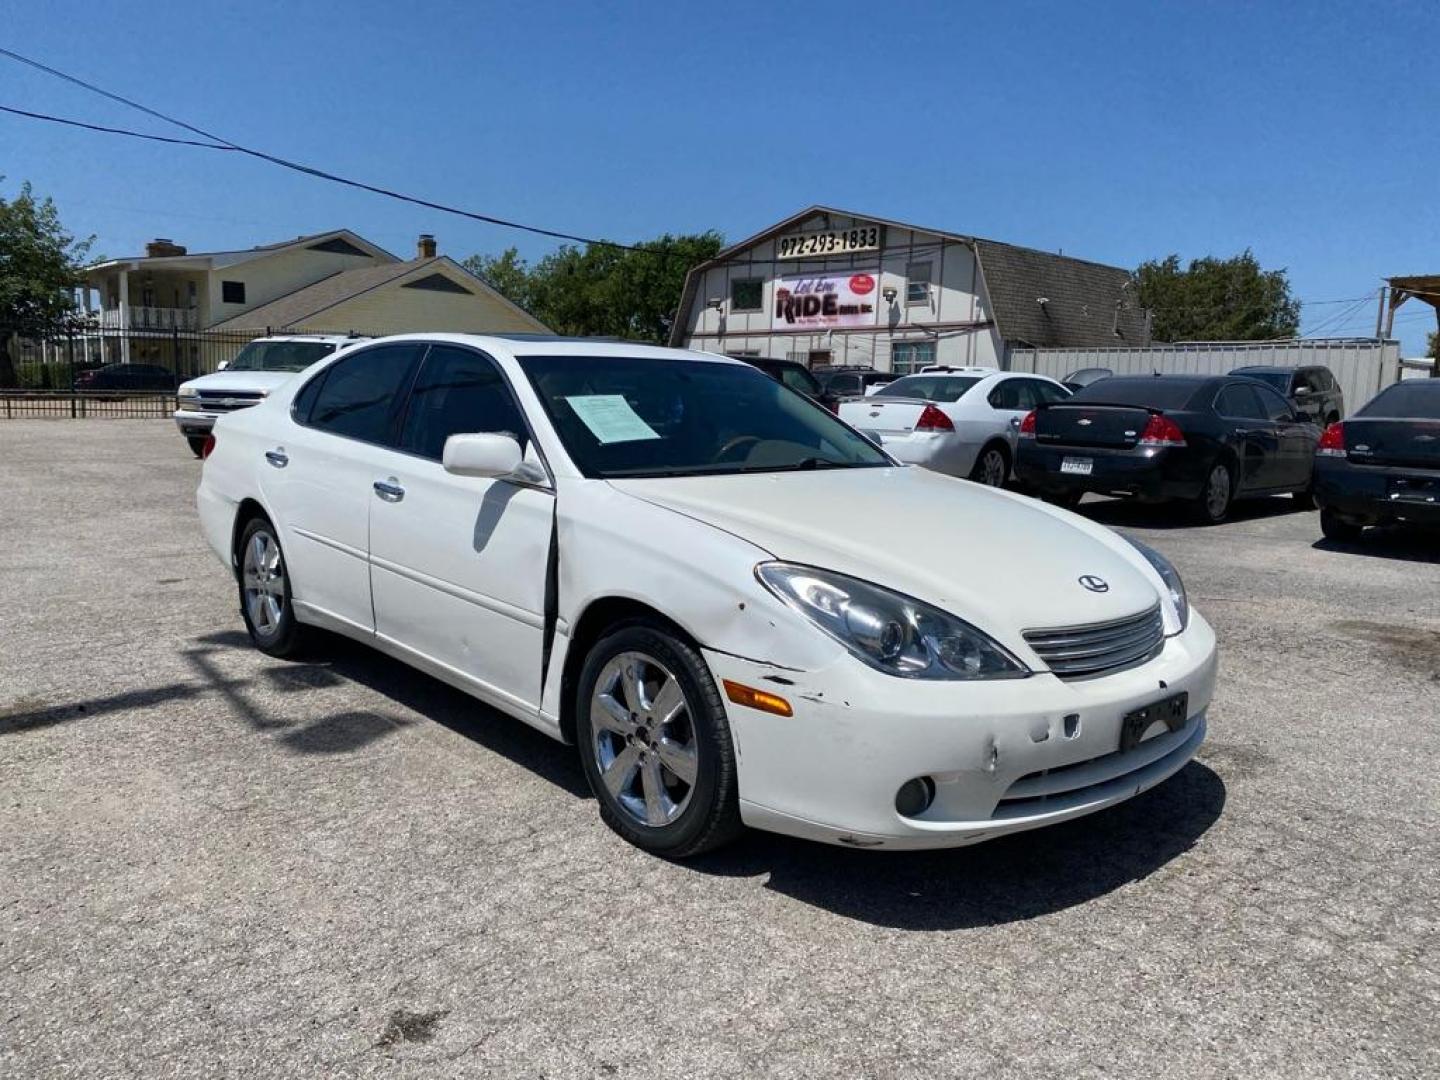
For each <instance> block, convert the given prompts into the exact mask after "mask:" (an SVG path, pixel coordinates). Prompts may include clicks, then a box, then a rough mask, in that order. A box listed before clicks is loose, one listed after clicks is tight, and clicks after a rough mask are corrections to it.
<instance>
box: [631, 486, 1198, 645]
mask: <svg viewBox="0 0 1440 1080" xmlns="http://www.w3.org/2000/svg"><path fill="white" fill-rule="evenodd" d="M611 483H612V484H613V486H614V487H616V488H617V489H619V490H620V491H623V492H626V493H628V494H630V495H632V496H634V497H635V498H639V499H644V500H646V501H647V502H651V503H654V504H657V505H659V506H663V507H666V508H668V509H670V510H673V511H675V512H676V513H680V514H684V515H686V516H688V517H691V518H694V519H696V520H699V521H702V522H705V523H706V524H709V525H712V526H714V527H715V528H718V529H723V530H725V531H726V532H729V533H732V534H735V535H737V536H739V537H741V538H743V539H745V540H748V541H749V542H751V543H752V544H755V545H756V546H757V547H760V548H762V549H764V550H765V551H767V552H769V553H771V554H772V555H773V556H775V558H777V559H783V560H785V561H788V562H797V563H804V564H807V565H810V566H816V567H820V568H823V569H829V570H836V571H839V572H841V573H844V574H849V575H851V576H852V577H857V578H863V579H864V580H866V581H871V582H874V583H876V584H878V585H883V586H886V587H887V588H891V589H895V590H897V591H899V592H902V593H906V594H908V595H910V596H914V597H916V598H917V599H920V600H924V601H926V602H927V603H930V604H933V605H935V606H936V607H939V608H942V609H943V610H945V611H949V612H951V613H952V614H955V615H958V616H960V617H961V618H964V619H967V620H969V621H970V622H973V623H974V624H976V625H977V626H979V627H980V628H981V629H983V630H985V631H987V632H988V633H991V634H993V635H995V636H997V637H998V638H1000V640H1001V641H1002V642H1003V643H1005V644H1007V645H1010V646H1012V647H1017V648H1018V647H1023V642H1022V641H1021V640H1019V634H1020V632H1021V631H1023V630H1031V629H1042V628H1051V627H1064V626H1078V625H1084V624H1087V623H1095V622H1104V621H1107V620H1110V619H1118V618H1122V617H1124V616H1127V615H1133V614H1135V613H1137V612H1140V611H1143V610H1145V609H1146V608H1148V607H1150V606H1151V605H1153V604H1155V603H1156V602H1157V600H1159V598H1160V595H1161V592H1160V581H1159V577H1158V575H1157V574H1156V573H1155V571H1154V570H1153V569H1152V568H1151V567H1150V565H1149V564H1148V563H1147V562H1146V561H1145V559H1144V557H1143V556H1141V555H1140V554H1139V552H1137V551H1136V550H1135V549H1134V548H1132V547H1131V546H1130V545H1129V544H1128V543H1127V542H1126V541H1125V540H1124V539H1123V538H1122V537H1120V536H1119V535H1117V534H1116V533H1113V532H1111V531H1110V530H1109V529H1106V528H1104V527H1102V526H1099V525H1096V524H1095V523H1093V522H1090V521H1087V520H1085V519H1084V518H1081V517H1079V516H1078V515H1076V514H1071V513H1069V512H1067V511H1063V510H1058V509H1055V508H1053V507H1050V506H1047V505H1046V504H1044V503H1040V502H1036V501H1035V500H1033V499H1028V498H1026V497H1024V496H1021V495H1013V494H1011V493H1009V492H1005V491H998V490H996V489H994V488H988V487H984V486H982V485H979V484H973V483H970V482H969V481H967V480H957V479H954V478H952V477H948V476H942V475H940V474H939V473H935V472H931V471H929V470H926V469H921V468H884V469H835V470H828V471H816V472H792V473H760V474H750V475H743V476H734V475H732V476H715V477H676V478H661V479H633V480H613V481H611ZM1091 575H1093V576H1095V577H1099V578H1101V579H1103V582H1104V585H1105V591H1103V592H1093V591H1091V590H1090V589H1087V588H1086V587H1085V586H1083V585H1082V584H1081V583H1080V578H1082V577H1088V576H1091ZM1168 621H1169V618H1168V616H1167V623H1168ZM1172 629H1173V628H1172Z"/></svg>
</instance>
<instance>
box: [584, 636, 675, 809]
mask: <svg viewBox="0 0 1440 1080" xmlns="http://www.w3.org/2000/svg"><path fill="white" fill-rule="evenodd" d="M590 728H591V731H592V732H593V740H594V741H593V744H592V746H591V752H592V753H593V754H594V755H595V764H596V766H597V767H598V768H599V772H600V779H601V782H602V783H604V785H605V790H606V791H607V792H609V794H610V796H611V797H612V798H613V799H614V800H615V803H616V805H618V806H619V808H620V809H621V810H623V811H624V812H625V814H626V815H627V816H628V817H630V818H631V819H632V820H634V821H635V822H636V823H638V824H640V825H647V826H649V827H651V828H658V827H660V826H663V825H669V824H670V823H671V822H673V821H674V820H675V819H676V818H678V817H679V816H680V815H681V814H683V813H684V812H685V807H686V806H687V805H688V804H689V802H690V796H691V795H692V794H693V793H694V790H695V778H696V775H697V763H698V749H697V746H696V740H695V725H694V724H693V722H692V721H691V718H690V707H689V705H688V704H687V702H686V701H685V692H684V691H683V690H682V689H681V688H680V683H679V681H678V680H677V679H676V678H675V676H674V674H673V673H672V672H671V671H670V670H669V669H668V668H666V667H665V666H664V665H663V664H661V663H660V662H659V661H657V660H656V659H655V658H654V657H652V656H647V655H646V654H645V653H642V652H622V653H620V654H618V655H616V656H614V657H613V658H611V660H610V662H609V663H607V664H606V665H605V666H604V667H603V668H601V670H600V676H599V678H597V679H596V680H595V690H594V692H593V693H592V695H591V697H590Z"/></svg>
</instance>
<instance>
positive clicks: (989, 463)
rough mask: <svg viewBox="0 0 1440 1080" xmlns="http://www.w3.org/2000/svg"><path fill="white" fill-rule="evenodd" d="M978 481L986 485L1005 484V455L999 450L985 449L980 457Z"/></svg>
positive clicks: (998, 485) (1000, 485)
mask: <svg viewBox="0 0 1440 1080" xmlns="http://www.w3.org/2000/svg"><path fill="white" fill-rule="evenodd" d="M980 482H981V483H982V484H984V485H985V486H986V487H1004V486H1005V455H1004V454H1002V453H1000V451H999V450H994V449H991V450H986V451H985V456H984V457H982V458H981V459H980Z"/></svg>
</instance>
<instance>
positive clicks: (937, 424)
mask: <svg viewBox="0 0 1440 1080" xmlns="http://www.w3.org/2000/svg"><path fill="white" fill-rule="evenodd" d="M915 430H916V431H954V430H955V425H954V424H952V423H951V422H950V417H948V416H946V415H945V414H944V413H943V412H941V411H940V410H939V409H937V408H936V407H935V406H934V405H926V406H925V411H924V412H922V413H921V414H920V419H919V420H917V421H915Z"/></svg>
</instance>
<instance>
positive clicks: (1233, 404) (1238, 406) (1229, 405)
mask: <svg viewBox="0 0 1440 1080" xmlns="http://www.w3.org/2000/svg"><path fill="white" fill-rule="evenodd" d="M1215 409H1216V411H1217V412H1218V413H1220V415H1221V416H1228V417H1232V418H1234V419H1238V420H1264V419H1265V412H1264V410H1263V409H1261V408H1260V399H1259V398H1258V397H1256V396H1255V391H1254V390H1253V389H1252V388H1251V387H1248V386H1227V387H1226V388H1225V389H1224V390H1222V391H1220V396H1219V398H1217V399H1216V401H1215Z"/></svg>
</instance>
